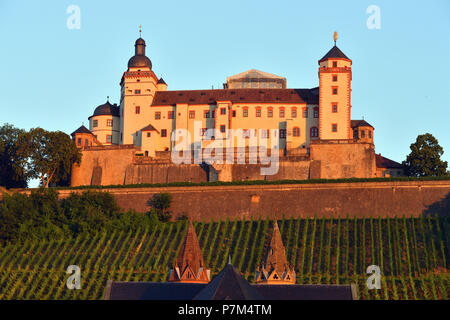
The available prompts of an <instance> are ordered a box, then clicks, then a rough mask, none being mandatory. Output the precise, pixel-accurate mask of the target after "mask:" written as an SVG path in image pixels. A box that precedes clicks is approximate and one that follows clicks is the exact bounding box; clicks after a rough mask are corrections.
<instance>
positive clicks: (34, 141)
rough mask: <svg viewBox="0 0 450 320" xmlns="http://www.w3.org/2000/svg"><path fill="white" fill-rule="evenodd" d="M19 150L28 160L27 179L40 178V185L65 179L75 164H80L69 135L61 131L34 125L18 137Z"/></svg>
mask: <svg viewBox="0 0 450 320" xmlns="http://www.w3.org/2000/svg"><path fill="white" fill-rule="evenodd" d="M18 144H19V149H18V153H19V154H20V156H21V157H23V158H25V159H27V161H26V169H25V170H26V171H27V173H28V177H29V178H37V179H40V180H41V184H42V186H43V187H45V188H48V186H49V184H50V183H54V184H57V183H58V182H59V181H62V180H64V179H67V177H68V176H69V175H70V172H71V170H72V165H73V164H74V163H80V161H81V152H80V150H79V149H78V148H77V147H76V145H75V143H74V142H73V141H72V139H70V137H69V136H68V135H67V134H65V133H64V132H61V131H46V130H44V129H42V128H33V129H31V130H30V131H29V132H27V133H24V134H22V135H20V136H19V139H18Z"/></svg>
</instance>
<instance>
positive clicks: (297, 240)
mask: <svg viewBox="0 0 450 320" xmlns="http://www.w3.org/2000/svg"><path fill="white" fill-rule="evenodd" d="M94 202H95V201H94ZM448 223H449V220H448V218H447V217H440V218H437V217H430V216H427V217H421V218H387V219H383V218H365V219H359V218H358V219H357V218H348V219H335V218H320V219H318V218H314V219H305V218H290V219H283V220H281V221H278V225H279V227H280V231H281V234H282V238H283V242H284V245H285V247H286V255H287V259H288V261H289V263H290V265H291V266H294V268H295V272H296V275H297V283H299V284H318V283H322V284H347V283H355V284H356V285H357V288H358V289H357V296H358V298H360V299H394V300H398V299H400V300H403V299H411V300H414V299H444V300H447V299H448V287H449V280H450V277H449V274H448V259H449V246H448V244H449V230H450V229H449V225H448ZM194 226H195V228H196V232H197V235H198V238H199V241H200V246H201V248H202V251H203V257H204V259H205V263H206V264H207V266H208V267H209V268H211V272H212V275H213V277H214V275H216V274H217V273H218V272H219V271H220V270H221V269H222V268H223V267H224V266H225V264H226V262H227V260H228V256H231V257H232V263H233V265H234V266H235V267H236V268H237V269H238V270H240V271H241V273H242V274H243V275H244V276H245V277H246V278H247V279H248V280H249V281H251V282H252V281H254V279H255V272H256V270H257V268H258V266H259V265H260V262H261V260H262V259H263V253H264V250H265V247H266V246H267V244H268V241H269V239H270V235H271V232H272V228H273V221H271V220H268V219H258V220H253V221H248V220H247V221H246V220H235V221H229V220H226V221H218V222H209V223H205V222H196V223H194ZM185 231H186V222H171V223H160V224H158V225H157V226H156V227H151V226H150V225H142V228H140V229H138V230H129V231H126V230H125V229H123V230H120V229H114V230H109V231H106V230H105V231H103V232H97V233H95V234H93V235H80V236H78V237H76V238H74V239H70V240H64V241H40V242H32V241H29V240H28V241H26V242H25V243H23V244H20V245H18V244H9V245H8V246H6V247H4V248H0V299H102V298H103V297H104V294H105V287H106V281H107V280H108V279H111V280H118V281H166V279H167V276H168V273H169V268H170V267H171V266H172V265H173V263H174V260H175V257H176V255H177V252H178V250H179V249H180V246H181V244H182V240H183V237H184V234H185ZM73 264H74V265H78V266H79V267H80V268H81V289H80V290H68V289H67V287H66V280H67V278H68V276H69V275H67V274H66V273H65V271H66V268H67V267H68V266H69V265H73ZM372 264H375V265H378V266H379V267H380V269H381V275H382V278H381V289H379V290H368V288H367V286H366V281H367V278H368V277H369V275H368V274H366V268H367V266H369V265H372Z"/></svg>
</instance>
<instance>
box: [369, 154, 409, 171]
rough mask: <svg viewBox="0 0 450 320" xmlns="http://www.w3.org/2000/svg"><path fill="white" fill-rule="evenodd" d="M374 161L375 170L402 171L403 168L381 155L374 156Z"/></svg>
mask: <svg viewBox="0 0 450 320" xmlns="http://www.w3.org/2000/svg"><path fill="white" fill-rule="evenodd" d="M375 160H376V163H377V168H394V169H402V168H403V166H402V165H401V164H400V163H398V162H395V161H393V160H391V159H388V158H385V157H383V156H382V155H381V154H376V155H375Z"/></svg>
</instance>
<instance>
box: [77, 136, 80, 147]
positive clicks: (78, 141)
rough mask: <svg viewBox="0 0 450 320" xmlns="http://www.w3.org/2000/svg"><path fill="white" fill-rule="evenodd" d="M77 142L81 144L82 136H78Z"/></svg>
mask: <svg viewBox="0 0 450 320" xmlns="http://www.w3.org/2000/svg"><path fill="white" fill-rule="evenodd" d="M77 144H78V145H79V146H81V138H78V139H77Z"/></svg>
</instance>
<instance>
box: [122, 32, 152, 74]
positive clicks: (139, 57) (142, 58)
mask: <svg viewBox="0 0 450 320" xmlns="http://www.w3.org/2000/svg"><path fill="white" fill-rule="evenodd" d="M145 47H146V45H145V41H144V39H142V38H141V37H139V38H138V39H137V40H136V42H135V43H134V56H132V57H131V58H130V60H128V68H138V67H148V68H150V69H151V68H152V62H151V61H150V59H149V58H148V57H147V56H146V55H145Z"/></svg>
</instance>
